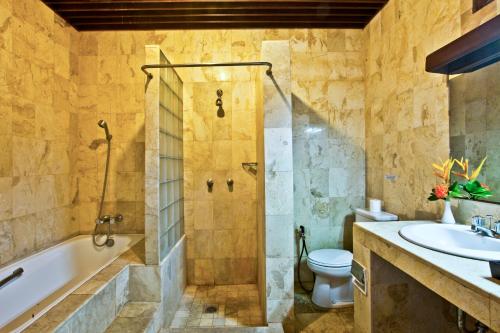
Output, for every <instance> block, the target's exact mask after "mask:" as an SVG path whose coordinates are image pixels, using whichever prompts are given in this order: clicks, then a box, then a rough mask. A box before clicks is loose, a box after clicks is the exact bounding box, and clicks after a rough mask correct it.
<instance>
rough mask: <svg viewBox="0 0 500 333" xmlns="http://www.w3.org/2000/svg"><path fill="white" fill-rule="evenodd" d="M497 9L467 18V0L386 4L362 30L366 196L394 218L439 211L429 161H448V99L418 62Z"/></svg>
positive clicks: (438, 78) (443, 81)
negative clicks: (381, 203)
mask: <svg viewBox="0 0 500 333" xmlns="http://www.w3.org/2000/svg"><path fill="white" fill-rule="evenodd" d="M498 3H499V1H498V0H497V1H496V4H495V2H494V3H492V4H491V5H488V6H487V7H485V8H484V9H482V10H480V11H478V12H477V13H475V14H472V12H471V7H472V6H471V4H472V1H468V0H463V1H461V2H460V1H454V0H446V1H430V0H429V1H428V0H425V1H415V2H410V1H398V0H391V1H389V3H388V4H387V5H386V6H385V7H384V9H383V10H382V11H381V12H380V13H379V14H378V15H376V16H375V17H374V19H373V20H372V21H371V22H370V23H369V24H368V26H367V27H366V28H365V29H364V34H365V37H366V42H365V43H366V45H367V50H366V55H365V58H366V81H365V85H366V97H365V105H366V110H365V119H366V163H367V169H366V170H367V175H366V182H367V190H366V193H367V196H368V197H377V198H380V199H382V200H383V201H384V203H385V209H386V210H387V211H390V212H392V213H395V214H398V215H399V216H400V218H401V219H410V220H411V219H435V218H437V217H439V215H440V213H441V211H442V207H441V205H440V204H439V203H435V202H428V201H427V197H428V193H429V191H430V189H431V188H432V187H433V185H434V184H435V182H436V179H435V177H433V176H432V170H431V163H432V162H435V161H439V159H445V158H446V157H447V156H448V155H449V128H448V127H449V125H448V124H449V119H448V109H449V101H448V95H449V93H448V86H447V77H446V76H445V75H441V74H431V73H427V72H425V58H426V56H427V55H428V54H430V53H431V52H433V51H435V50H437V49H439V48H440V47H442V46H444V45H446V44H447V43H449V42H451V41H452V40H454V39H456V38H458V37H460V35H461V34H462V33H464V32H466V31H469V30H470V29H472V28H473V27H475V26H477V25H478V24H480V23H481V22H483V21H484V20H485V19H486V17H491V15H494V14H492V13H493V12H494V11H497V14H498ZM495 6H496V7H495ZM490 12H491V13H490ZM485 13H486V14H485ZM476 18H477V20H476ZM470 22H474V23H470Z"/></svg>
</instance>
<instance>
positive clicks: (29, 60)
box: [0, 0, 79, 265]
mask: <svg viewBox="0 0 500 333" xmlns="http://www.w3.org/2000/svg"><path fill="white" fill-rule="evenodd" d="M0 27H1V28H0V30H1V33H0V146H1V147H2V152H1V153H0V265H3V264H6V263H7V262H9V261H12V260H15V259H18V258H21V257H24V256H27V255H30V254H32V253H33V252H35V251H38V250H42V249H44V248H46V247H48V246H50V245H53V244H55V243H57V242H60V241H62V240H64V239H66V238H69V237H71V236H74V235H77V234H78V232H79V225H78V220H77V219H76V218H75V216H74V215H73V213H72V208H73V203H74V201H75V200H78V195H77V191H76V186H75V185H76V184H75V179H74V177H73V175H74V173H75V168H74V159H75V155H74V154H73V152H74V148H75V141H76V120H77V116H76V111H77V85H78V46H79V35H78V33H77V32H76V30H74V29H73V28H71V27H69V26H68V25H67V24H66V23H65V22H64V21H63V20H62V19H60V18H59V17H58V16H56V15H55V14H54V13H53V12H52V11H51V10H49V9H48V8H47V7H46V6H45V5H43V3H42V2H41V1H31V0H20V1H12V0H0Z"/></svg>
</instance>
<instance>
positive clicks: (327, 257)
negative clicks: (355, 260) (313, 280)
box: [307, 249, 352, 267]
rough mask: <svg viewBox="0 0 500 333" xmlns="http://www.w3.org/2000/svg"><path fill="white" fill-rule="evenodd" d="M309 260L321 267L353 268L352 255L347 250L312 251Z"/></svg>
mask: <svg viewBox="0 0 500 333" xmlns="http://www.w3.org/2000/svg"><path fill="white" fill-rule="evenodd" d="M307 259H308V260H309V261H311V262H312V263H315V264H317V265H321V266H327V267H345V266H351V263H352V253H351V252H349V251H346V250H337V249H323V250H316V251H312V252H311V253H309V256H308V257H307Z"/></svg>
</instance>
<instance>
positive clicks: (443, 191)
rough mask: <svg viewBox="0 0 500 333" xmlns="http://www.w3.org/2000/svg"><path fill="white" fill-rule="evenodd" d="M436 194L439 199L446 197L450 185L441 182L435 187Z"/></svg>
mask: <svg viewBox="0 0 500 333" xmlns="http://www.w3.org/2000/svg"><path fill="white" fill-rule="evenodd" d="M434 194H435V195H436V197H437V198H438V199H446V197H448V185H447V184H439V185H436V187H435V188H434Z"/></svg>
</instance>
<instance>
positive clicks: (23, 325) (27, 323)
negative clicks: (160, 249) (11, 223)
mask: <svg viewBox="0 0 500 333" xmlns="http://www.w3.org/2000/svg"><path fill="white" fill-rule="evenodd" d="M114 236H136V237H137V238H136V239H133V241H132V243H131V244H130V245H129V246H127V247H125V248H124V249H123V251H121V252H120V253H118V254H117V255H116V256H115V257H113V258H112V259H110V260H108V261H107V262H105V263H104V264H102V265H100V266H99V268H98V269H96V270H94V271H93V272H92V273H91V274H89V276H88V277H86V278H85V279H83V280H82V281H81V282H79V283H77V284H75V285H74V286H72V287H71V288H69V289H68V290H67V291H66V292H64V293H63V294H61V295H60V296H58V297H56V298H55V299H54V300H53V301H52V302H50V303H49V304H48V305H47V306H45V307H44V308H43V309H42V310H40V311H39V312H37V313H36V315H35V316H34V317H32V318H31V319H29V320H26V321H24V322H23V323H21V324H20V325H19V326H16V327H14V328H13V329H12V330H11V331H9V332H10V333H19V332H23V331H24V330H25V329H27V328H28V327H29V326H31V325H32V324H33V323H34V322H36V321H37V320H38V319H40V318H41V317H43V316H44V315H45V314H46V313H47V312H49V311H50V310H51V309H52V308H54V307H55V306H56V305H57V304H59V303H60V302H61V301H62V300H64V299H65V298H66V297H68V296H69V295H71V294H73V293H74V292H75V291H76V290H77V289H78V288H80V287H81V286H83V285H84V284H85V283H87V282H88V281H90V280H91V279H92V278H94V277H95V276H96V275H97V274H98V273H99V272H101V271H102V270H104V269H105V268H106V267H109V266H110V265H111V264H112V263H113V262H114V261H115V260H117V259H118V258H119V257H120V256H121V255H123V254H124V253H125V252H127V251H129V250H130V249H131V248H133V247H134V246H135V245H137V244H138V243H139V242H140V241H142V240H143V239H144V237H145V235H144V234H115V235H114ZM90 237H92V235H88V234H83V235H77V236H74V237H71V238H69V239H67V240H65V241H63V242H60V243H58V244H55V245H53V246H51V247H48V248H46V249H43V250H41V251H38V252H36V253H34V254H32V255H29V256H26V257H24V258H23V259H20V260H17V261H14V262H12V263H10V264H9V265H7V266H5V267H0V270H2V271H3V270H5V269H6V268H7V267H10V266H11V265H15V266H17V265H18V264H19V265H20V264H21V263H22V262H25V261H26V260H28V259H35V258H36V257H38V256H41V255H42V254H44V253H46V252H48V251H50V250H53V249H54V248H57V247H61V246H63V245H65V244H67V243H70V242H72V241H75V240H79V239H81V238H89V240H91V238H90ZM134 238H135V237H134ZM92 246H95V245H92ZM122 270H123V269H122ZM120 271H121V270H120ZM103 287H104V286H102V287H100V288H99V289H101V288H103ZM44 300H45V299H44ZM44 300H42V301H41V302H43V301H44ZM88 301H89V300H88V299H87V300H85V302H84V303H86V302H88ZM32 308H33V307H31V308H29V309H27V310H26V311H24V312H23V313H22V314H21V315H20V316H18V317H17V318H15V319H13V320H11V321H10V322H9V323H7V324H6V325H5V326H3V327H0V332H2V331H3V330H5V329H6V328H9V325H11V324H12V323H13V322H15V321H16V320H17V319H18V318H20V317H22V316H25V315H26V313H27V312H28V311H29V310H30V309H32Z"/></svg>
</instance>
